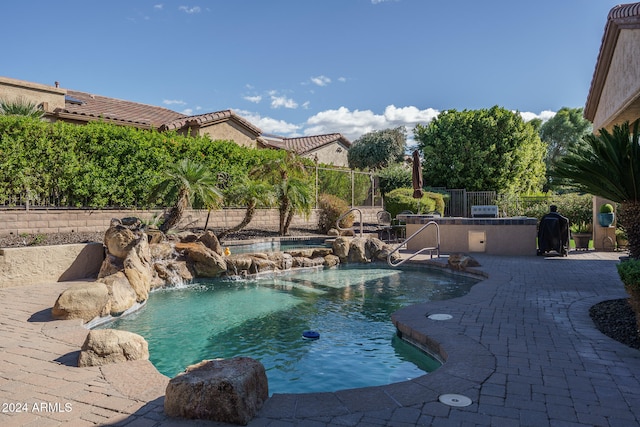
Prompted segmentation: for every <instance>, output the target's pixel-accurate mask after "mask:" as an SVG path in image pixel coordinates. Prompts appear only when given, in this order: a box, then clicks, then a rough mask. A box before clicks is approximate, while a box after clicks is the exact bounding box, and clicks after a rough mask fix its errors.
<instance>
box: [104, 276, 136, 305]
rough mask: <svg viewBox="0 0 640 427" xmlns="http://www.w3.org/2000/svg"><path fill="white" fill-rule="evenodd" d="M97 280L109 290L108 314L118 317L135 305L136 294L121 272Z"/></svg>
mask: <svg viewBox="0 0 640 427" xmlns="http://www.w3.org/2000/svg"><path fill="white" fill-rule="evenodd" d="M98 280H100V281H101V282H102V283H104V284H105V285H107V289H108V290H109V301H110V304H109V314H111V315H112V316H118V315H120V314H122V313H123V312H125V311H127V310H128V309H130V308H131V307H133V306H134V305H135V303H136V293H135V291H134V290H133V288H132V287H131V285H130V284H129V280H128V279H127V276H125V275H124V273H123V272H121V271H119V272H117V273H115V274H112V275H110V276H107V277H104V278H102V279H98Z"/></svg>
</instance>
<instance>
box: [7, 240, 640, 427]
mask: <svg viewBox="0 0 640 427" xmlns="http://www.w3.org/2000/svg"><path fill="white" fill-rule="evenodd" d="M619 255H620V254H619V253H611V252H593V251H590V252H572V253H571V254H570V255H569V257H567V258H560V257H552V258H544V257H535V256H532V257H500V256H481V255H477V256H475V258H476V259H477V260H478V261H480V263H481V264H482V266H481V267H479V268H478V269H479V270H481V271H482V272H483V273H485V274H487V275H488V277H489V278H488V279H487V280H484V281H483V282H481V283H479V284H477V285H476V286H474V288H473V289H472V291H471V293H470V294H468V295H467V296H465V297H462V298H458V299H454V300H448V301H441V302H434V303H427V304H420V305H416V306H412V307H408V308H406V309H403V310H401V311H400V312H398V313H396V315H395V316H394V319H395V320H396V321H397V322H399V324H400V325H401V328H402V330H403V331H404V332H405V333H408V334H413V336H414V337H416V338H421V337H422V338H425V337H428V338H429V339H431V340H433V341H435V342H437V343H438V345H440V346H441V349H442V351H444V352H446V354H447V355H448V359H447V361H446V363H445V364H444V365H443V366H442V367H441V368H440V369H438V370H436V371H435V372H433V373H431V374H429V375H425V376H423V377H420V378H417V379H415V380H412V381H406V382H402V383H396V384H390V385H387V386H381V387H371V388H365V389H357V390H346V391H340V392H336V393H316V394H304V395H284V394H280V395H274V396H273V397H271V398H270V399H269V400H268V401H267V402H266V404H265V406H264V407H263V408H262V410H261V411H260V412H259V413H258V415H257V416H256V418H254V419H253V420H252V421H251V422H250V423H249V425H250V426H296V425H297V426H398V427H400V426H415V425H431V426H461V425H464V426H474V425H478V426H536V427H538V426H594V425H597V426H616V427H619V426H638V425H640V351H638V350H634V349H631V348H628V347H626V346H624V345H622V344H619V343H617V342H615V341H613V340H611V339H609V338H608V337H606V336H604V335H602V334H601V333H600V332H599V331H598V330H597V329H596V328H595V327H594V326H593V323H592V322H591V319H590V318H589V315H588V309H589V307H590V306H592V305H593V304H596V303H598V302H600V301H604V300H608V299H617V298H623V297H625V296H626V294H625V292H624V290H623V287H622V284H621V282H620V280H619V278H618V275H617V271H616V268H615V264H616V262H617V261H618V256H619ZM69 284H70V283H52V284H44V285H34V286H23V287H18V288H5V289H0V301H1V302H2V311H1V312H0V425H2V426H56V425H65V426H67V425H71V426H82V425H127V426H181V425H207V426H222V425H224V424H220V423H212V422H204V421H187V420H181V419H170V418H168V417H166V416H165V415H164V413H163V411H162V408H163V394H164V389H165V387H166V384H167V381H168V379H167V378H166V377H164V376H162V375H160V374H159V373H158V372H157V371H156V370H155V368H153V366H151V364H150V363H149V362H127V363H123V364H118V365H110V366H105V367H96V368H77V367H74V364H75V362H76V360H77V356H78V351H79V347H80V345H81V344H82V342H83V340H84V337H85V336H86V333H87V331H86V330H84V328H82V326H81V325H80V323H79V321H77V322H76V321H53V320H52V319H51V316H50V308H51V306H52V305H53V303H54V301H55V299H56V298H57V296H58V294H59V293H60V292H61V291H62V290H63V289H64V288H65V287H67V286H68V285H69ZM433 313H446V314H451V315H452V316H453V318H452V319H451V320H445V321H434V320H430V319H428V318H427V317H426V315H428V314H433ZM442 394H460V395H464V396H467V397H468V398H470V399H471V401H472V403H471V405H469V406H466V407H452V406H448V405H445V404H443V403H440V401H439V399H438V398H439V396H440V395H442Z"/></svg>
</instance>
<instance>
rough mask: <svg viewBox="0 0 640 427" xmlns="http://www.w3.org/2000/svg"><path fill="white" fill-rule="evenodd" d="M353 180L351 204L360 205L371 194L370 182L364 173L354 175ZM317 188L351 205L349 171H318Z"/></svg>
mask: <svg viewBox="0 0 640 427" xmlns="http://www.w3.org/2000/svg"><path fill="white" fill-rule="evenodd" d="M353 178H354V186H353V203H354V205H356V206H358V205H362V204H364V202H365V201H366V200H367V198H368V197H369V195H370V194H371V180H370V178H369V175H367V174H365V173H355V174H354V175H353ZM318 187H319V191H320V192H322V193H327V194H332V195H334V196H336V197H339V198H341V199H342V200H344V201H346V202H348V203H349V204H351V171H350V170H336V169H319V170H318Z"/></svg>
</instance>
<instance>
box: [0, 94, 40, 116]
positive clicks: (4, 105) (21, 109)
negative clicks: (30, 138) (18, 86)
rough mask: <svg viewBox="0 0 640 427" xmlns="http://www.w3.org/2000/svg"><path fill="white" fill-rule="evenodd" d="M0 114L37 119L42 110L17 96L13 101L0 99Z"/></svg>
mask: <svg viewBox="0 0 640 427" xmlns="http://www.w3.org/2000/svg"><path fill="white" fill-rule="evenodd" d="M0 114H4V115H6V116H27V117H32V118H34V119H39V118H41V117H42V116H43V115H44V111H43V110H42V109H41V108H38V106H37V105H36V104H35V103H33V102H29V101H27V100H26V99H25V98H17V99H16V100H15V101H13V102H10V101H5V100H0Z"/></svg>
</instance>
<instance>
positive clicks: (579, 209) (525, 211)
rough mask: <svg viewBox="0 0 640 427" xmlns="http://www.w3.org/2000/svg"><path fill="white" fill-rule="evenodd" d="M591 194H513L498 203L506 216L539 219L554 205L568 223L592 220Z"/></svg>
mask: <svg viewBox="0 0 640 427" xmlns="http://www.w3.org/2000/svg"><path fill="white" fill-rule="evenodd" d="M591 199H592V196H591V195H590V194H578V193H564V194H553V193H541V194H535V195H513V196H510V197H504V198H502V199H501V200H500V201H499V203H498V205H499V207H500V211H501V212H504V213H505V214H506V215H507V216H526V217H529V218H538V219H541V218H542V217H543V216H544V215H545V214H547V213H549V206H551V205H556V206H557V207H558V213H559V214H561V215H563V216H566V217H567V218H569V222H570V223H572V224H573V223H576V222H582V221H583V222H586V223H590V222H591V220H592V212H591V209H592V201H591Z"/></svg>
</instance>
